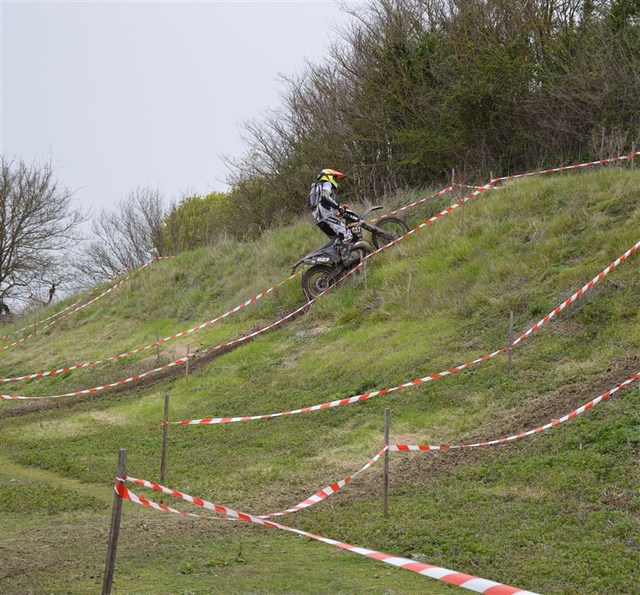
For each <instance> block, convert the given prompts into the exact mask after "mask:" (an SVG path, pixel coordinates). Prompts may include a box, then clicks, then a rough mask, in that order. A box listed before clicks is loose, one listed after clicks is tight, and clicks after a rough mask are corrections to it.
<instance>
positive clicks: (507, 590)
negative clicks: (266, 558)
mask: <svg viewBox="0 0 640 595" xmlns="http://www.w3.org/2000/svg"><path fill="white" fill-rule="evenodd" d="M126 480H127V481H133V482H135V483H137V484H139V485H143V486H145V487H150V488H152V489H157V490H158V491H161V492H163V493H166V494H170V495H172V496H176V497H177V498H181V499H182V500H185V501H187V502H191V503H192V504H196V505H197V506H201V507H203V508H207V509H209V510H213V511H214V512H217V513H219V514H223V515H225V516H226V517H227V518H230V519H234V520H238V521H245V522H250V523H256V524H258V525H263V526H265V527H272V528H274V529H280V530H281V531H287V532H289V533H295V534H297V535H302V536H304V537H309V538H310V539H313V540H315V541H320V542H322V543H326V544H328V545H332V546H335V547H339V548H341V549H343V550H347V551H350V552H353V553H355V554H359V555H361V556H366V557H367V558H372V559H374V560H378V561H380V562H384V563H385V564H390V565H391V566H395V567H396V568H402V569H404V570H410V571H412V572H416V573H418V574H421V575H423V576H428V577H430V578H433V579H436V580H439V581H442V582H445V583H448V584H451V585H457V586H459V587H462V588H463V589H468V590H469V591H474V592H476V593H485V594H486V595H535V593H533V592H531V591H526V590H524V589H519V588H517V587H510V586H508V585H504V584H502V583H497V582H494V581H489V580H487V579H483V578H478V577H476V576H472V575H469V574H464V573H461V572H457V571H455V570H450V569H448V568H442V567H439V566H434V565H432V564H426V563H424V562H417V561H415V560H411V559H409V558H401V557H399V556H392V555H391V554H385V553H382V552H378V551H375V550H370V549H366V548H361V547H357V546H354V545H350V544H348V543H343V542H340V541H336V540H335V539H329V538H327V537H320V536H319V535H314V534H313V533H309V532H307V531H302V530H300V529H294V528H293V527H287V526H286V525H281V524H280V523H276V522H274V521H268V520H265V519H261V518H259V517H257V516H254V515H251V514H247V513H244V512H240V511H237V510H234V509H232V508H229V507H227V506H222V505H221V504H215V503H212V502H207V501H206V500H203V499H202V498H194V497H192V496H189V495H188V494H183V493H181V492H177V491H176V490H172V489H170V488H165V487H164V486H160V485H158V484H152V483H151V482H147V481H145V480H136V479H134V478H130V477H127V478H126ZM115 491H116V493H117V494H118V496H120V498H123V499H125V500H129V501H130V502H133V503H135V504H141V505H142V506H146V507H148V508H153V509H155V510H161V511H163V512H172V513H175V514H180V515H183V516H199V515H194V514H192V513H185V512H181V511H179V510H175V509H173V508H170V507H168V506H166V505H164V504H158V503H157V502H153V501H152V500H147V499H146V498H142V497H140V496H137V495H136V494H135V493H133V492H132V491H131V490H129V489H128V488H127V487H126V486H125V485H124V484H122V483H120V482H116V484H115ZM204 518H209V517H204Z"/></svg>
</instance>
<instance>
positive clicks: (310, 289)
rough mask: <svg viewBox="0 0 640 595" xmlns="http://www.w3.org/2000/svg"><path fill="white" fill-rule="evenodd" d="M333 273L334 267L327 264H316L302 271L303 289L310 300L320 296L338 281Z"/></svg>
mask: <svg viewBox="0 0 640 595" xmlns="http://www.w3.org/2000/svg"><path fill="white" fill-rule="evenodd" d="M333 273H334V267H332V266H328V265H326V264H316V265H314V266H312V267H310V268H308V269H307V270H306V271H305V272H304V273H302V290H303V291H304V293H305V295H306V296H307V299H308V300H311V299H313V298H316V297H318V296H319V295H320V294H321V293H322V292H323V291H326V290H327V289H329V287H331V286H332V285H333V284H334V283H335V282H336V279H333V278H332V275H333Z"/></svg>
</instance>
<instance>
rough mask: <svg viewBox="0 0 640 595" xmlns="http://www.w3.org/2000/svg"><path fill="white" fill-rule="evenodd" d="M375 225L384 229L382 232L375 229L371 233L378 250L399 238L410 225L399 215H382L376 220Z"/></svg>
mask: <svg viewBox="0 0 640 595" xmlns="http://www.w3.org/2000/svg"><path fill="white" fill-rule="evenodd" d="M375 226H376V227H377V228H379V229H381V230H382V232H377V231H374V232H372V233H371V239H372V240H373V245H374V246H375V247H376V249H377V250H379V249H380V248H382V246H386V245H387V244H389V243H391V242H393V240H397V239H398V238H400V237H402V236H403V235H404V234H405V233H407V232H408V231H409V226H408V225H407V224H406V223H405V222H404V221H403V220H402V219H400V218H399V217H391V216H389V217H382V218H381V219H379V220H378V221H376V223H375Z"/></svg>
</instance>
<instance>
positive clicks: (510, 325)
mask: <svg viewBox="0 0 640 595" xmlns="http://www.w3.org/2000/svg"><path fill="white" fill-rule="evenodd" d="M512 353H513V310H509V363H508V365H507V372H508V373H509V375H511V355H512Z"/></svg>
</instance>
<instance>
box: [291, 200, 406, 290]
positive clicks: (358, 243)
mask: <svg viewBox="0 0 640 595" xmlns="http://www.w3.org/2000/svg"><path fill="white" fill-rule="evenodd" d="M381 208H382V207H381V206H375V207H370V208H369V209H367V210H366V211H365V213H364V214H363V216H362V217H361V216H359V215H358V214H357V213H355V212H353V211H352V210H350V209H348V208H345V209H343V210H342V212H341V216H342V218H343V219H344V220H345V222H346V225H347V227H348V228H349V229H350V230H351V233H352V235H353V240H352V241H351V242H350V243H349V245H348V246H345V245H342V244H339V243H338V238H333V239H332V240H331V241H330V242H329V243H327V244H325V245H324V246H322V247H321V248H318V249H317V250H315V251H313V252H311V253H310V254H307V255H306V256H305V257H304V258H301V259H300V260H299V261H298V262H296V263H295V264H294V265H293V266H292V267H291V273H292V274H293V272H294V271H295V270H296V269H297V268H298V267H299V266H301V265H306V266H307V267H308V268H306V270H305V271H304V272H303V273H302V290H303V291H304V293H305V295H306V296H307V299H309V300H311V299H313V298H315V297H317V296H319V295H320V294H321V293H322V292H323V291H326V290H327V289H328V288H329V287H331V285H333V284H334V283H336V282H337V281H338V280H339V279H341V278H342V277H343V276H344V275H346V274H347V273H348V272H349V271H351V270H353V269H354V268H355V267H357V266H358V264H360V262H362V260H364V258H366V256H367V255H368V254H371V253H372V252H373V247H372V246H371V244H370V243H369V242H368V241H367V240H365V239H364V237H363V230H367V231H369V232H370V233H371V241H372V242H373V246H375V248H376V249H379V248H382V246H385V245H386V244H389V243H390V242H392V241H393V240H396V239H398V238H399V237H401V236H402V235H404V234H405V233H407V232H408V231H409V226H408V225H407V224H406V223H405V222H404V221H403V220H402V219H400V218H398V217H393V216H387V217H381V218H380V219H378V220H377V221H376V222H375V224H374V223H367V221H365V219H364V217H366V216H367V215H368V214H369V213H371V212H372V211H377V210H378V209H381Z"/></svg>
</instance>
